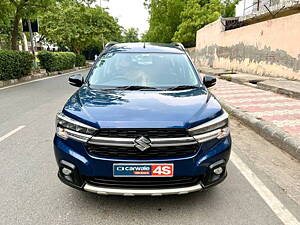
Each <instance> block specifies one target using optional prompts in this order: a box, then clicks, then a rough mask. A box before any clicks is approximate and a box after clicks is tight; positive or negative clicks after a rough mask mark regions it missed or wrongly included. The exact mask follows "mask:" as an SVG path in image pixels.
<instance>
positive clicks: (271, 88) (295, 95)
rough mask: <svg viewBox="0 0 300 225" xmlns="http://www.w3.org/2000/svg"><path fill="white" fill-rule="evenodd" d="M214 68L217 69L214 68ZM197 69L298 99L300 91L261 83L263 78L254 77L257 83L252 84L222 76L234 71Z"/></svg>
mask: <svg viewBox="0 0 300 225" xmlns="http://www.w3.org/2000/svg"><path fill="white" fill-rule="evenodd" d="M216 70H218V69H216ZM198 71H200V72H201V73H206V74H210V75H212V76H217V77H218V78H219V79H222V80H226V81H229V82H233V83H237V84H242V85H246V86H250V87H254V88H257V89H261V90H265V91H272V92H274V93H277V94H282V95H285V96H287V97H290V98H294V99H300V93H299V92H294V91H291V90H287V89H283V88H279V87H274V86H271V85H267V84H264V83H261V82H260V81H263V80H255V79H254V80H253V81H256V82H257V83H256V84H252V83H250V82H245V81H243V80H241V79H238V78H232V77H227V76H222V75H230V74H234V73H229V72H228V73H227V72H225V73H221V72H217V71H215V72H214V71H205V70H201V69H198ZM262 78H263V76H262Z"/></svg>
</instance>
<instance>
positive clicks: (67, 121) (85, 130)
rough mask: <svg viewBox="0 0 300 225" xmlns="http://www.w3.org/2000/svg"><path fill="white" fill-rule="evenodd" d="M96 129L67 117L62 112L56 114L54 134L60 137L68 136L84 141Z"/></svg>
mask: <svg viewBox="0 0 300 225" xmlns="http://www.w3.org/2000/svg"><path fill="white" fill-rule="evenodd" d="M96 131H97V129H96V128H94V127H91V126H88V125H86V124H84V123H81V122H79V121H77V120H74V119H72V118H70V117H67V116H66V115H64V114H63V113H62V112H58V113H57V114H56V134H57V135H58V136H60V137H61V138H64V139H67V138H69V137H70V138H73V139H76V140H79V141H86V140H88V139H89V138H90V137H91V135H92V134H94V133H95V132H96Z"/></svg>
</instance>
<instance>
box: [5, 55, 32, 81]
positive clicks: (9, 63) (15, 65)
mask: <svg viewBox="0 0 300 225" xmlns="http://www.w3.org/2000/svg"><path fill="white" fill-rule="evenodd" d="M33 59H34V57H33V55H32V54H30V53H28V52H22V51H12V50H0V80H10V79H19V78H21V77H24V76H26V75H28V74H30V72H31V68H32V65H33Z"/></svg>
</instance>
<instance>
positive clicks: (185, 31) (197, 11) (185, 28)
mask: <svg viewBox="0 0 300 225" xmlns="http://www.w3.org/2000/svg"><path fill="white" fill-rule="evenodd" d="M224 9H225V6H224V4H222V3H221V1H220V0H200V1H199V0H188V1H187V4H186V5H185V8H184V10H183V11H182V13H181V20H182V23H181V24H180V25H179V26H178V28H177V31H176V33H175V35H174V37H173V39H172V40H173V41H177V42H182V43H183V44H184V45H185V46H187V47H191V46H195V41H196V32H197V30H199V29H200V28H202V27H203V26H205V25H206V24H209V23H211V22H213V21H215V20H217V19H218V18H219V17H220V16H221V15H222V12H223V11H224Z"/></svg>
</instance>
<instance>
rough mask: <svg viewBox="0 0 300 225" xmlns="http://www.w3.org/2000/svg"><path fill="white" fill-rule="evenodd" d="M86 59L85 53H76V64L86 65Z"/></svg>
mask: <svg viewBox="0 0 300 225" xmlns="http://www.w3.org/2000/svg"><path fill="white" fill-rule="evenodd" d="M85 60H86V59H85V56H84V55H76V62H75V66H85Z"/></svg>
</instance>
